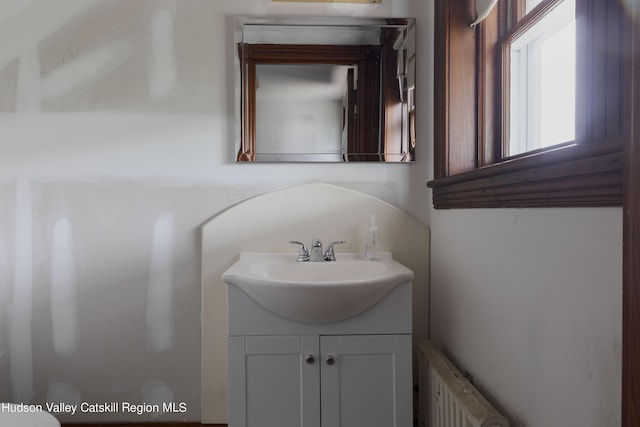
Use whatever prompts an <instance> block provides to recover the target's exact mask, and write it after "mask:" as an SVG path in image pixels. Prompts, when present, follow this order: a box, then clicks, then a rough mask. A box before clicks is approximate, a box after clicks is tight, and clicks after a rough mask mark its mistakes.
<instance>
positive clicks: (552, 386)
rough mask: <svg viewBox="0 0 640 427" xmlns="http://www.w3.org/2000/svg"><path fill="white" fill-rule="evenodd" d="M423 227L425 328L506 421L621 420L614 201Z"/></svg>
mask: <svg viewBox="0 0 640 427" xmlns="http://www.w3.org/2000/svg"><path fill="white" fill-rule="evenodd" d="M425 3H428V4H425V5H424V6H422V7H423V9H422V11H421V12H420V14H419V15H417V16H418V17H421V16H422V17H424V19H423V20H422V21H421V22H422V23H423V25H422V26H421V27H420V28H422V29H424V28H432V27H431V24H432V19H433V5H432V3H431V2H425ZM432 37H433V34H432V32H430V31H422V32H420V33H419V39H418V42H417V43H418V44H419V45H425V44H431V43H432ZM430 52H431V51H430ZM419 60H421V61H422V62H421V63H422V64H424V65H423V69H431V68H430V64H431V63H432V61H433V58H432V57H428V58H425V55H423V56H422V58H421V59H419ZM419 65H420V64H419ZM419 69H420V67H419ZM430 81H431V79H430ZM428 90H429V91H430V90H431V89H428ZM429 99H432V98H429ZM428 117H429V118H430V117H432V116H428ZM427 127H428V125H427ZM428 137H429V143H430V145H431V149H430V152H432V144H433V138H432V134H429V135H428ZM429 168H430V176H431V177H432V176H433V169H432V164H431V163H429ZM430 226H431V280H430V289H431V297H430V301H431V317H430V329H431V338H432V339H433V340H434V341H435V342H436V343H437V344H438V345H439V346H440V347H441V348H443V350H444V351H445V353H446V354H447V355H448V356H449V357H451V358H452V359H453V361H454V362H456V364H458V365H459V367H460V368H461V370H467V371H468V372H469V373H470V374H471V375H472V376H473V378H474V383H475V385H476V386H477V387H478V388H479V389H480V390H481V391H482V392H483V393H485V394H486V396H487V398H488V399H489V400H490V401H492V402H493V403H495V404H496V406H497V407H498V408H499V409H501V410H502V411H503V412H504V413H505V415H507V416H508V417H509V418H510V420H511V425H512V426H515V427H522V426H527V427H539V426H581V427H605V426H606V427H613V426H619V425H620V404H621V349H622V346H621V343H622V338H621V335H622V315H621V313H622V304H621V303H622V211H621V209H619V208H573V209H568V208H564V209H540V208H536V209H468V210H433V209H431V213H430Z"/></svg>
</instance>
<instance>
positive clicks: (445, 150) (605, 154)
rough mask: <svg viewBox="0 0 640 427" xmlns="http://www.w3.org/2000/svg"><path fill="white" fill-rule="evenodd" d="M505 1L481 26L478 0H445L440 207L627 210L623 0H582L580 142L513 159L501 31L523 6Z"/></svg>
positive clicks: (441, 0)
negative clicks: (508, 148) (506, 134)
mask: <svg viewBox="0 0 640 427" xmlns="http://www.w3.org/2000/svg"><path fill="white" fill-rule="evenodd" d="M471 3H472V2H471ZM500 3H501V5H500V6H499V7H497V8H496V9H495V10H494V11H493V12H492V13H491V14H490V15H489V18H488V19H487V20H486V21H485V22H484V23H482V24H481V25H479V26H478V27H476V28H475V29H473V28H470V26H469V23H470V21H471V17H472V16H473V13H474V11H473V8H472V6H473V5H470V2H467V1H464V0H436V17H435V22H436V28H435V92H434V97H435V117H434V119H435V129H434V138H435V139H434V180H433V181H430V182H429V183H428V185H429V187H431V188H432V189H433V204H434V207H435V208H436V209H441V208H474V207H478V208H480V207H543V206H620V205H621V204H622V182H623V173H622V168H623V166H622V163H623V161H622V159H623V156H622V147H623V140H624V129H623V126H622V116H623V113H624V111H623V105H624V96H625V93H627V92H628V88H629V87H630V79H631V73H630V72H629V71H628V70H627V69H625V67H624V61H623V60H622V59H621V58H624V55H629V52H628V51H627V52H624V49H623V45H624V44H623V43H622V40H623V37H624V34H625V31H628V28H629V24H630V22H629V20H628V18H627V16H628V15H626V14H625V13H624V11H623V10H622V7H621V6H620V4H619V2H604V1H601V0H578V1H577V5H576V15H577V17H578V19H579V22H578V25H577V27H578V29H577V32H578V67H579V70H581V71H579V73H578V74H579V76H578V82H577V90H576V92H577V93H578V96H577V100H576V104H577V105H578V111H576V121H577V123H576V132H577V137H576V142H575V143H574V144H567V145H565V146H562V147H553V148H550V149H545V150H539V151H538V152H531V153H526V154H525V155H522V156H517V157H514V158H508V159H504V158H502V156H501V151H502V150H501V147H502V139H503V135H502V134H503V131H502V130H503V128H504V126H503V124H502V123H503V114H502V112H501V105H502V101H501V99H502V90H501V89H502V87H503V80H502V79H503V73H502V61H501V56H500V52H501V50H502V49H501V45H500V42H501V39H500V35H499V34H500V32H501V31H503V27H504V25H505V22H506V21H508V20H509V16H508V14H509V13H512V14H514V15H516V16H517V15H521V14H522V12H521V11H518V10H513V11H510V10H509V8H508V7H506V6H505V5H506V4H507V3H508V2H505V1H501V2H500ZM548 5H549V2H547V3H543V4H542V5H540V7H539V10H540V12H541V13H539V15H541V14H543V13H544V12H542V11H543V10H546V9H548V7H549V6H548ZM515 9H517V8H515ZM602 17H606V19H603V18H602ZM525 19H527V18H525Z"/></svg>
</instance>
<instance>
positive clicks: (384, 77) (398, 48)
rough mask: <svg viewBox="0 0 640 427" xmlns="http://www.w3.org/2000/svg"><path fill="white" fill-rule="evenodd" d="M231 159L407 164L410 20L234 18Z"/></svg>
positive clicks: (411, 146) (410, 157) (410, 148)
mask: <svg viewBox="0 0 640 427" xmlns="http://www.w3.org/2000/svg"><path fill="white" fill-rule="evenodd" d="M234 44H235V46H234V54H235V56H236V57H235V59H236V61H235V64H236V70H235V78H236V111H237V112H238V115H239V117H238V120H237V125H236V131H237V132H236V133H237V135H238V137H237V138H236V153H237V155H236V161H239V162H354V161H368V162H395V163H411V162H413V161H414V159H415V146H416V139H415V19H413V18H384V19H383V18H376V19H369V18H346V17H236V19H235V37H234Z"/></svg>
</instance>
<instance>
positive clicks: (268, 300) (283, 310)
mask: <svg viewBox="0 0 640 427" xmlns="http://www.w3.org/2000/svg"><path fill="white" fill-rule="evenodd" d="M296 257H297V255H296V254H295V253H257V252H243V253H241V254H240V259H239V260H238V261H237V262H236V263H235V264H233V265H232V266H231V267H230V268H229V269H228V270H227V271H225V272H224V273H223V274H222V280H223V281H224V282H225V283H227V284H229V285H231V286H236V287H238V288H240V289H242V290H243V291H244V292H246V293H247V295H249V296H250V297H251V298H252V299H253V300H254V301H255V302H257V303H258V304H260V305H261V306H263V307H264V308H266V309H268V310H270V311H272V312H273V313H276V314H278V315H280V316H282V317H285V318H287V319H291V320H297V321H301V322H312V323H327V322H335V321H338V320H343V319H347V318H349V317H352V316H355V315H356V314H358V313H361V312H362V311H364V310H366V309H368V308H369V307H371V306H373V305H374V304H376V303H377V302H378V301H380V300H381V299H382V298H383V297H384V296H385V295H386V294H387V293H388V292H389V291H390V290H391V289H393V288H394V287H396V286H398V285H400V284H401V283H405V282H408V281H411V280H413V272H412V271H411V270H409V269H408V268H406V267H405V266H403V265H402V264H400V263H398V262H396V261H394V260H393V258H392V257H391V254H390V253H385V255H384V256H383V257H381V259H380V260H379V261H369V260H365V259H363V257H362V254H356V253H343V252H341V253H337V254H336V258H337V261H325V262H297V261H296Z"/></svg>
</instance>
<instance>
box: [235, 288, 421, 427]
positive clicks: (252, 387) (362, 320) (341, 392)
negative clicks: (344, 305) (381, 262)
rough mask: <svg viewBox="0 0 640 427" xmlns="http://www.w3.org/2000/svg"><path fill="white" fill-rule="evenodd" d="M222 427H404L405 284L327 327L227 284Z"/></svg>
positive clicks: (408, 384) (409, 420) (408, 405)
mask: <svg viewBox="0 0 640 427" xmlns="http://www.w3.org/2000/svg"><path fill="white" fill-rule="evenodd" d="M227 290H228V294H227V295H228V321H229V324H228V325H229V330H228V332H229V333H228V335H229V354H228V356H229V390H228V391H229V393H228V395H229V414H228V421H229V427H271V426H273V427H276V426H277V427H411V426H412V425H413V392H412V390H413V387H412V374H411V372H412V362H411V354H412V344H411V319H412V315H411V282H410V281H408V282H405V283H402V284H400V285H398V286H396V287H395V288H393V289H392V290H391V291H390V292H389V293H388V294H387V295H386V296H385V297H384V298H382V299H381V300H380V301H379V302H378V303H377V304H375V305H374V306H372V307H370V308H369V309H367V310H366V311H364V312H362V313H360V314H357V315H355V316H353V317H351V318H348V319H345V320H341V321H337V322H331V323H305V322H298V321H293V320H288V319H285V318H284V317H281V316H278V315H276V314H274V313H272V312H271V311H269V310H267V309H265V308H264V307H263V306H261V305H260V304H257V303H256V302H255V301H254V300H253V299H252V298H251V297H249V296H248V295H247V294H246V293H245V292H243V291H242V290H240V289H238V288H237V287H235V286H228V287H227Z"/></svg>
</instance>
